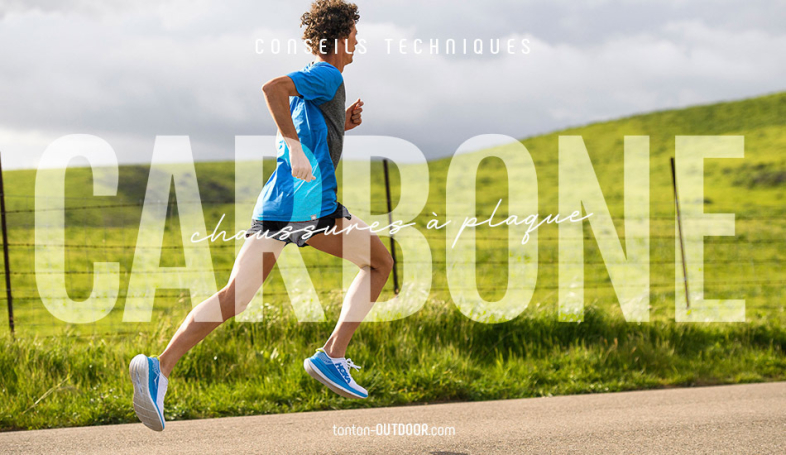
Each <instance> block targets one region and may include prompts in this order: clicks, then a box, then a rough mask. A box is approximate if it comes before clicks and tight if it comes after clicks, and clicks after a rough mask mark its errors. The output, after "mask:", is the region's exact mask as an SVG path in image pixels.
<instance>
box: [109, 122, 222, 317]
mask: <svg viewBox="0 0 786 455" xmlns="http://www.w3.org/2000/svg"><path fill="white" fill-rule="evenodd" d="M171 162H176V163H177V164H172V163H171ZM173 179H174V182H175V205H176V206H177V214H178V219H179V221H180V235H181V241H182V243H183V255H184V256H185V262H186V265H185V266H184V267H159V265H158V264H159V261H160V260H161V246H162V244H163V241H164V229H165V227H166V212H167V203H168V201H169V188H170V185H171V182H172V180H173ZM195 232H199V235H200V236H205V235H208V232H207V229H205V218H204V216H203V215H202V204H201V200H200V198H199V188H198V186H197V180H196V170H195V169H194V157H193V155H192V154H191V145H190V143H189V140H188V136H156V142H155V145H154V146H153V159H152V163H151V165H150V177H149V178H148V181H147V191H146V193H145V206H144V208H143V209H142V219H141V221H140V223H139V234H138V235H137V240H136V249H135V251H134V265H133V267H132V268H131V277H130V280H129V284H128V295H129V296H131V298H129V299H128V300H126V306H125V311H124V313H123V321H133V322H149V321H150V318H151V316H152V311H153V301H154V299H155V295H156V289H158V288H163V289H188V290H189V291H190V295H191V304H192V306H196V305H198V304H199V303H200V302H201V301H202V300H204V299H206V298H207V297H209V296H211V295H213V294H215V293H216V277H215V275H214V274H213V261H212V259H211V256H210V246H209V245H208V244H207V242H198V243H193V242H191V237H192V235H193V234H194V233H195ZM215 310H216V311H213V312H212V314H210V315H209V316H208V318H206V319H205V320H201V319H200V321H199V322H208V321H216V322H219V321H221V320H222V318H221V314H220V313H221V312H220V310H219V309H218V308H215Z"/></svg>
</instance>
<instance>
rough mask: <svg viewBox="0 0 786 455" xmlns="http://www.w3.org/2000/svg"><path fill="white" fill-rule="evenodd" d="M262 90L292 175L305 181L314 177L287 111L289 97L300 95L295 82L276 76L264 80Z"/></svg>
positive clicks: (285, 77)
mask: <svg viewBox="0 0 786 455" xmlns="http://www.w3.org/2000/svg"><path fill="white" fill-rule="evenodd" d="M262 92H264V94H265V101H266V102H267V108H268V110H269V111H270V115H272V116H273V121H274V122H275V123H276V126H277V127H278V131H280V132H281V136H282V137H283V138H284V141H285V142H286V144H287V147H288V148H289V164H290V166H291V167H292V175H293V176H294V177H296V178H299V179H301V180H305V181H307V182H310V181H312V180H314V179H315V178H316V177H314V175H313V174H312V173H311V163H310V162H309V161H308V158H307V157H306V155H305V154H304V153H303V148H302V147H301V146H300V139H299V138H298V136H297V130H296V129H295V123H294V122H292V117H291V116H290V113H289V97H290V96H300V94H299V93H298V92H297V89H296V88H295V83H294V82H292V79H291V78H290V77H289V76H281V77H277V78H275V79H271V80H270V81H268V82H266V83H265V85H263V86H262Z"/></svg>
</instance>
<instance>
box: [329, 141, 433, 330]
mask: <svg viewBox="0 0 786 455" xmlns="http://www.w3.org/2000/svg"><path fill="white" fill-rule="evenodd" d="M343 156H344V157H343V158H342V159H341V162H342V163H343V164H342V172H343V174H342V190H343V196H340V198H341V199H343V202H342V204H344V205H345V206H346V207H347V208H348V209H349V211H350V213H353V214H356V215H357V216H358V217H359V218H361V219H362V220H363V221H365V222H366V224H368V225H369V227H371V228H372V229H373V230H375V231H376V230H380V229H381V228H383V227H385V226H388V224H390V223H389V221H388V214H387V213H384V212H385V211H386V209H385V181H384V179H383V178H382V163H380V162H378V161H377V162H376V163H375V164H374V167H376V172H375V174H374V175H376V176H378V178H379V180H377V181H375V182H374V185H373V187H372V185H371V175H372V173H371V169H372V163H371V157H372V156H376V157H380V158H387V159H388V160H389V161H392V162H396V163H397V164H396V165H397V166H398V169H399V171H400V172H399V176H400V178H401V183H400V185H399V193H400V196H399V198H398V203H397V204H396V206H395V208H394V209H393V211H392V212H391V217H392V220H393V222H394V223H395V222H396V221H400V222H402V223H403V224H409V223H410V222H412V220H414V219H415V217H416V216H418V214H420V213H421V211H422V210H423V208H424V207H425V206H426V202H427V201H428V193H429V174H428V163H427V162H426V157H425V156H424V155H423V153H422V152H421V151H420V149H418V148H417V147H416V146H415V145H414V144H412V143H410V142H407V141H405V140H403V139H398V138H394V137H383V136H347V137H346V138H344V152H343ZM402 157H407V160H406V161H407V164H403V161H404V160H402ZM372 198H375V199H376V200H375V203H374V204H373V207H374V208H375V209H376V210H378V211H381V212H383V213H382V214H380V215H371V207H372V202H371V201H372ZM374 223H377V225H376V227H375V225H374ZM348 224H349V225H352V220H349V222H348ZM376 234H377V235H378V236H380V237H388V236H389V235H390V232H389V231H388V230H382V231H379V232H376ZM393 235H394V238H395V241H396V243H397V244H398V245H399V247H401V251H402V252H403V258H402V257H397V258H396V259H397V260H398V262H399V263H400V264H401V269H402V271H403V273H402V275H403V283H404V284H403V285H402V286H401V290H400V291H399V293H398V295H396V296H395V297H393V298H391V299H390V300H387V301H385V302H380V301H377V302H376V304H375V305H374V306H373V307H372V308H371V311H370V312H369V313H368V317H366V318H365V319H363V317H362V315H360V314H358V315H357V316H356V315H353V314H347V315H346V318H345V319H344V320H346V321H358V320H365V321H369V322H383V321H393V320H396V319H403V318H405V317H407V316H410V315H412V314H414V313H416V312H417V311H419V310H420V309H421V308H422V307H423V305H424V304H425V303H426V300H427V299H428V295H429V292H430V291H431V278H432V277H431V247H430V245H429V242H428V239H426V237H425V236H424V235H423V233H422V232H421V231H420V230H418V229H417V226H408V227H404V228H402V229H401V230H399V231H398V232H396V233H395V234H393ZM385 243H386V244H387V241H385ZM363 247H364V248H370V245H364V246H363ZM357 274H358V267H357V266H356V265H355V264H352V263H351V262H349V261H344V273H343V282H344V283H343V287H344V289H348V288H349V286H350V285H351V284H352V281H353V280H354V278H355V276H357ZM392 278H393V275H392V274H391V275H390V278H389V280H392ZM363 311H364V310H363V309H362V308H359V309H358V312H359V313H363Z"/></svg>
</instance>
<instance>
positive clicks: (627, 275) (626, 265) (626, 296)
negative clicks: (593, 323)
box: [559, 136, 650, 322]
mask: <svg viewBox="0 0 786 455" xmlns="http://www.w3.org/2000/svg"><path fill="white" fill-rule="evenodd" d="M649 160H650V158H649V136H631V137H627V136H626V137H625V163H624V172H625V175H624V191H625V249H626V251H623V250H622V244H621V242H620V239H619V236H618V235H617V229H616V228H615V227H614V222H613V221H612V219H611V214H610V213H609V208H608V206H607V205H606V200H605V199H604V198H603V193H602V192H601V190H600V184H599V183H598V177H597V176H596V175H595V170H594V169H593V168H592V162H591V161H590V159H589V155H588V154H587V149H586V147H585V146H584V141H583V140H582V139H581V136H560V138H559V213H560V215H561V216H562V217H566V216H570V215H571V214H573V213H574V212H578V213H579V215H581V206H582V204H584V208H585V210H586V211H587V214H588V215H589V214H592V215H591V216H590V217H589V222H590V227H591V229H592V232H593V233H594V234H595V238H596V239H597V241H598V249H599V250H600V253H601V256H603V261H604V262H605V264H606V268H607V270H608V271H609V277H610V278H611V285H612V287H613V288H614V291H615V292H616V293H617V297H618V298H619V301H620V306H621V307H622V313H623V315H624V316H625V320H626V321H635V322H646V321H649V302H650V228H649V226H650V220H649V216H650V178H649V177H650V161H649ZM579 217H580V216H579ZM579 217H576V218H579ZM582 225H583V223H574V222H570V221H565V222H563V223H560V225H559V319H560V321H574V322H578V321H582V320H583V319H584V234H583V227H582ZM626 253H627V254H626Z"/></svg>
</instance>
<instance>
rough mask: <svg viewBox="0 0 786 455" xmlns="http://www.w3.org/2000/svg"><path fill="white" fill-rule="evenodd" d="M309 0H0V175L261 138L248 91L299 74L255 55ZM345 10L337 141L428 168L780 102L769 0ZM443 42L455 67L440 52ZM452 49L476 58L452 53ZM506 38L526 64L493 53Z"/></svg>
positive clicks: (288, 63)
mask: <svg viewBox="0 0 786 455" xmlns="http://www.w3.org/2000/svg"><path fill="white" fill-rule="evenodd" d="M309 3H310V1H309V0H295V1H286V2H284V1H276V2H272V1H270V2H261V1H258V0H222V1H215V2H207V1H179V0H174V1H159V0H157V1H152V0H137V1H134V2H128V1H124V2H109V1H101V2H98V1H95V2H90V1H86V0H63V1H57V0H51V1H30V0H3V1H2V3H0V43H2V44H0V65H1V70H0V115H1V116H2V118H1V119H0V153H2V160H3V163H2V164H3V167H4V168H5V169H15V168H34V167H37V166H39V158H40V156H41V154H42V153H43V151H44V149H45V148H46V146H47V145H49V144H50V143H51V142H52V141H54V140H55V139H57V138H58V137H61V136H63V135H66V134H73V133H84V134H93V135H96V136H100V137H101V138H103V139H105V140H107V141H108V142H109V143H110V144H111V145H112V146H113V147H114V149H115V151H116V153H117V155H118V158H119V160H120V162H121V163H149V162H150V157H151V154H152V151H153V143H154V141H155V137H156V135H188V136H189V138H190V140H191V146H192V149H193V154H194V157H195V159H196V160H199V161H202V160H231V159H232V158H233V156H234V143H235V136H236V135H273V134H275V126H274V124H273V122H272V119H271V118H270V115H269V114H268V112H267V109H266V107H265V102H264V99H263V97H262V92H261V90H260V88H261V86H262V84H263V83H264V82H265V81H267V80H269V79H271V78H273V77H276V76H279V75H283V74H286V73H288V72H291V71H294V70H297V69H300V68H302V67H303V66H305V65H306V64H307V63H308V62H309V61H311V59H312V58H311V56H310V55H308V54H307V53H305V52H304V51H303V50H302V48H300V49H298V51H299V52H297V53H292V54H290V53H287V52H286V49H285V48H284V49H282V50H281V51H280V52H279V53H278V54H275V53H274V49H273V47H272V46H273V44H272V43H273V42H274V40H279V42H283V43H284V44H285V43H286V41H287V40H288V39H298V38H299V36H300V34H301V32H302V30H301V29H300V28H299V16H300V14H302V13H303V12H304V11H305V10H306V9H307V7H308V5H309ZM356 3H357V4H358V6H359V8H360V14H361V20H360V22H359V23H358V32H359V33H358V39H361V40H364V43H365V48H366V52H365V53H364V54H362V55H361V54H358V55H356V58H355V62H354V63H353V64H352V65H350V66H348V67H347V68H345V70H344V80H345V83H346V90H347V98H348V101H349V102H351V101H354V100H355V99H357V98H362V99H363V100H364V102H365V107H364V113H363V114H364V122H363V125H362V126H361V127H360V128H357V129H356V130H354V131H352V132H350V133H348V134H356V135H380V136H394V137H397V138H402V139H406V140H408V141H410V142H412V143H413V144H415V145H416V146H417V147H419V148H420V150H422V152H423V153H424V154H425V155H426V156H427V157H429V158H435V157H443V156H449V155H452V154H453V153H454V152H455V150H456V149H457V148H458V146H459V145H460V144H461V143H463V142H464V141H466V140H467V139H469V138H471V137H473V136H476V135H479V134H505V135H509V136H513V137H517V138H521V137H525V136H530V135H533V134H538V133H544V132H548V131H552V130H555V129H559V128H563V127H566V126H572V125H579V124H584V123H588V122H593V121H598V120H604V119H609V118H616V117H621V116H626V115H630V114H635V113H641V112H647V111H653V110H659V109H664V108H674V107H683V106H688V105H692V104H700V103H708V102H715V101H721V100H733V99H739V98H745V97H750V96H756V95H760V94H765V93H772V92H776V91H781V90H784V89H786V83H784V81H786V59H784V58H783V56H784V55H786V27H784V25H783V24H784V23H786V2H784V1H758V0H745V1H741V0H736V1H729V0H713V1H706V0H691V1H679V0H671V1H669V0H665V1H664V0H661V1H652V2H648V1H633V0H618V1H612V0H591V1H584V2H579V1H574V0H570V1H569V0H551V1H527V0H524V1H522V0H518V1H508V0H496V1H495V0H490V1H484V2H478V1H466V2H456V1H423V0H418V1H410V0H404V1H402V0H397V1H373V2H370V1H369V2H363V1H358V2H356ZM416 39H420V40H422V41H423V42H425V43H429V40H439V45H440V46H441V47H440V53H439V54H431V53H430V52H429V51H428V45H424V46H423V48H424V49H425V50H424V51H423V52H422V53H421V54H414V53H413V52H412V46H413V43H414V40H416ZM447 39H454V40H456V41H457V43H458V51H459V52H458V54H457V55H445V53H444V42H445V41H446V40H447ZM464 39H466V40H467V41H468V42H469V43H470V44H469V46H470V48H471V47H472V43H473V42H474V40H476V39H480V40H482V43H483V51H484V52H483V53H482V54H477V53H475V52H473V51H470V52H468V53H467V55H464V54H463V53H462V52H461V46H462V44H461V43H462V41H463V40H464ZM497 39H499V40H500V42H501V43H502V47H503V50H502V51H501V52H499V53H498V54H496V55H492V54H491V53H490V51H489V48H488V47H489V46H490V43H493V42H494V40H497ZM523 39H526V40H528V45H527V49H528V53H526V54H524V53H522V52H520V51H521V50H523V49H522V46H521V45H520V44H515V45H514V46H513V51H514V52H512V53H508V52H506V50H505V43H507V42H508V40H512V41H511V42H513V43H520V42H521V40H523ZM257 40H263V41H262V43H263V44H262V45H260V43H259V42H258V41H257ZM386 40H393V41H386ZM401 40H403V42H404V43H405V51H406V52H407V53H406V54H403V53H401V52H400V51H399V44H400V43H401V42H402V41H401ZM388 42H390V43H392V46H391V52H390V53H388V52H387V43H388ZM258 50H261V51H262V52H263V53H261V54H260V53H258V52H257V51H258ZM41 164H43V165H45V163H41ZM73 164H74V165H79V164H80V163H76V162H74V163H73ZM81 164H84V163H81Z"/></svg>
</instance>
